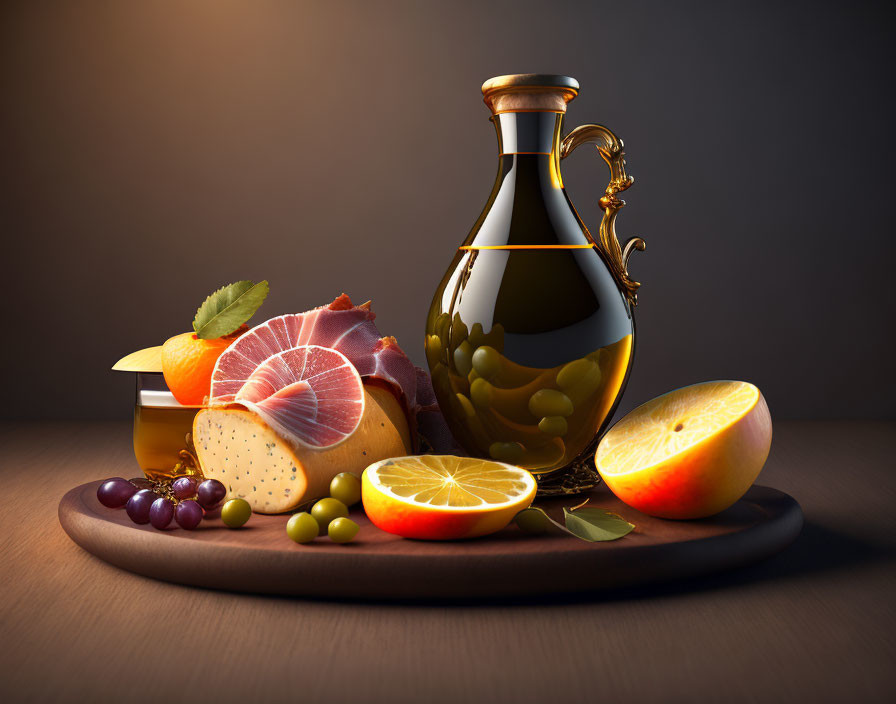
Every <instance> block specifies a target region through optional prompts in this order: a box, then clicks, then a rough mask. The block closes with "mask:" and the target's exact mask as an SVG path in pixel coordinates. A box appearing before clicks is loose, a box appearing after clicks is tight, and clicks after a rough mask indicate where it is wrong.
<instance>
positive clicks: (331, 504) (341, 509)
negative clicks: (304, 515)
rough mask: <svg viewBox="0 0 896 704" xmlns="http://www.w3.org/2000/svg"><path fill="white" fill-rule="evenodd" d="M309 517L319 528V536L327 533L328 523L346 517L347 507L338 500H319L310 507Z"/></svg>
mask: <svg viewBox="0 0 896 704" xmlns="http://www.w3.org/2000/svg"><path fill="white" fill-rule="evenodd" d="M311 515H312V516H314V519H315V520H316V521H317V523H318V525H319V526H320V534H321V535H323V534H324V533H326V532H327V526H328V525H330V521H333V520H335V519H337V518H341V517H345V516H348V507H347V506H346V505H345V504H344V503H342V502H341V501H340V500H339V499H333V498H329V499H321V500H320V501H318V502H317V503H316V504H314V506H312V507H311Z"/></svg>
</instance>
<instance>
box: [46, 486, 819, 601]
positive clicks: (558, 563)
mask: <svg viewBox="0 0 896 704" xmlns="http://www.w3.org/2000/svg"><path fill="white" fill-rule="evenodd" d="M100 483H101V482H92V483H90V484H82V485H81V486H79V487H77V488H75V489H72V490H71V491H69V492H68V493H67V494H66V495H65V496H64V497H63V499H62V501H61V503H60V504H59V522H60V523H61V524H62V527H63V529H64V530H65V532H66V533H68V535H69V536H70V537H71V539H72V540H74V541H75V542H76V543H77V544H78V545H80V546H81V547H82V548H84V549H85V550H87V551H88V552H90V553H92V554H94V555H96V556H97V557H99V558H100V559H102V560H105V561H106V562H109V563H111V564H113V565H116V566H118V567H121V568H124V569H126V570H130V571H131V572H136V573H137V574H141V575H145V576H147V577H154V578H156V579H161V580H165V581H169V582H177V583H180V584H189V585H194V586H199V587H212V588H216V589H227V590H232V591H243V592H258V593H264V594H284V595H296V596H312V597H342V598H345V597H348V598H361V599H414V598H420V599H427V598H466V597H495V596H521V595H536V594H557V593H563V592H583V591H591V590H599V589H606V588H618V587H623V586H630V585H637V584H644V583H648V582H655V581H661V580H669V579H676V578H682V577H693V576H697V575H702V574H707V573H710V572H715V571H718V570H724V569H728V568H732V567H737V566H741V565H745V564H749V563H752V562H755V561H757V560H760V559H762V558H765V557H768V556H770V555H772V554H774V553H776V552H778V551H780V550H782V549H783V548H785V547H786V546H787V545H789V544H790V543H791V542H792V541H793V540H794V539H795V538H796V536H797V535H798V534H799V532H800V529H801V527H802V523H803V515H802V511H801V510H800V507H799V504H798V503H797V502H796V501H795V500H794V499H793V498H792V497H790V496H788V495H787V494H784V493H783V492H780V491H777V490H775V489H770V488H768V487H763V486H754V487H753V488H752V489H750V491H749V492H747V494H746V496H744V498H743V499H741V500H740V501H738V502H737V503H736V504H735V505H734V506H732V507H731V508H730V509H728V510H727V511H724V512H723V513H720V514H718V515H717V516H714V517H712V518H708V519H703V520H699V521H667V520H662V519H658V518H651V517H649V516H645V515H644V514H641V513H639V512H637V511H635V510H634V509H632V508H629V507H628V506H626V505H625V504H623V503H622V502H620V501H619V500H618V499H617V498H616V497H615V496H613V495H612V494H611V493H610V492H609V491H608V490H607V489H606V488H603V487H601V488H599V489H597V490H596V491H594V492H592V493H591V494H590V495H589V496H590V498H591V503H590V504H589V505H591V506H598V507H602V508H606V509H609V510H611V511H615V512H616V513H618V514H620V515H621V516H623V517H625V518H626V519H627V520H628V521H630V522H631V523H634V524H635V525H636V526H637V527H636V529H635V531H634V532H632V533H630V534H629V535H627V536H625V537H624V538H621V539H620V540H616V541H612V542H605V543H588V542H585V541H582V540H578V539H577V538H574V537H572V536H565V535H557V536H554V535H550V536H530V535H527V534H525V533H523V532H522V531H520V530H519V529H517V528H516V527H515V526H513V525H511V526H508V527H507V528H505V529H504V530H503V531H501V532H499V533H495V534H493V535H490V536H486V537H484V538H478V539H474V540H468V541H455V542H425V541H416V540H405V539H402V538H398V537H396V536H393V535H390V534H388V533H384V532H382V531H380V530H379V529H377V528H376V527H375V526H373V525H371V523H370V522H369V521H368V520H367V518H366V516H365V515H364V513H363V511H362V510H360V508H355V509H354V510H353V511H352V516H351V517H352V519H353V520H355V521H356V522H357V523H359V524H360V526H361V530H360V532H359V533H358V536H357V538H356V539H355V541H354V542H352V543H349V544H347V545H337V544H335V543H332V542H331V541H330V540H329V539H327V538H326V537H322V538H318V539H317V540H315V541H314V542H312V543H310V544H307V545H297V544H295V543H293V542H292V541H291V540H289V538H288V537H287V536H286V521H287V518H288V516H263V515H258V514H256V515H254V516H252V518H251V519H250V521H249V522H248V523H247V524H246V526H244V527H243V528H241V529H238V530H231V529H228V528H227V527H225V526H224V524H223V523H222V522H221V520H220V519H207V520H205V521H203V522H202V524H201V525H200V527H199V528H198V529H197V530H195V531H192V532H191V531H186V530H182V529H180V528H174V529H170V530H164V531H159V530H155V529H154V528H152V527H150V526H138V525H135V524H134V523H132V522H131V521H130V519H129V518H128V517H127V514H126V513H125V512H124V510H114V509H108V508H106V507H104V506H103V505H102V504H100V503H99V501H98V500H97V498H96V490H97V487H98V486H99V485H100ZM582 498H583V497H567V498H566V499H554V500H553V501H551V502H544V503H542V502H539V505H543V506H545V507H546V508H548V511H549V513H551V514H552V515H554V514H555V511H558V512H562V509H561V507H562V506H563V505H566V506H571V505H574V504H577V503H580V502H581V500H582Z"/></svg>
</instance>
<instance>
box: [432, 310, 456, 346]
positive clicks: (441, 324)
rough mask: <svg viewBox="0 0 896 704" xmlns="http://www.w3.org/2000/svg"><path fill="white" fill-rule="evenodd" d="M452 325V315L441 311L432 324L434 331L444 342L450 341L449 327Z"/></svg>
mask: <svg viewBox="0 0 896 704" xmlns="http://www.w3.org/2000/svg"><path fill="white" fill-rule="evenodd" d="M449 327H451V316H450V315H448V313H439V314H438V315H437V316H436V319H435V322H434V323H433V325H432V329H433V332H435V334H436V335H438V337H439V339H441V341H442V344H443V345H445V344H447V343H448V328H449Z"/></svg>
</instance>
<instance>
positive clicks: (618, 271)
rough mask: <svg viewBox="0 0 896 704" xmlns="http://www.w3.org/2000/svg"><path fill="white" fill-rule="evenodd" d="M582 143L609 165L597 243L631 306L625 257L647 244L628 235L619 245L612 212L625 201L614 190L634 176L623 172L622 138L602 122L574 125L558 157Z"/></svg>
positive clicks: (633, 287)
mask: <svg viewBox="0 0 896 704" xmlns="http://www.w3.org/2000/svg"><path fill="white" fill-rule="evenodd" d="M582 144H593V145H594V146H595V147H596V148H597V151H598V152H599V153H600V155H601V157H603V160H604V161H605V162H607V166H609V167H610V184H609V185H608V186H607V190H606V192H605V193H604V196H603V197H602V198H601V199H600V208H601V210H603V211H604V215H603V218H602V219H601V221H600V237H599V243H600V247H601V249H603V251H604V253H605V254H606V255H607V261H608V263H609V265H610V269H611V271H612V272H613V275H614V276H615V277H616V280H617V281H618V282H619V283H620V285H621V286H622V292H623V293H624V294H625V297H626V298H628V300H629V302H630V303H631V304H632V305H633V306H634V305H637V304H638V287H639V286H640V285H641V284H639V283H638V282H637V281H633V280H632V278H631V277H630V276H629V275H628V259H629V257H630V256H631V255H632V252H633V251H635V250H636V249H637V250H638V251H639V252H643V251H644V250H645V249H646V247H647V243H646V242H644V240H642V239H641V238H640V237H632V238H631V239H629V240H628V241H627V242H626V243H625V245H624V246H623V247H620V246H619V239H618V238H617V236H616V215H617V213H618V212H619V210H620V208H622V207H623V206H624V205H625V201H624V200H622V199H621V198H618V197H617V195H616V194H617V193H620V192H622V191H624V190H625V189H626V188H628V187H629V186H631V185H632V184H633V183H634V182H635V179H634V178H633V177H632V176H629V175H628V174H626V173H625V158H624V157H625V151H624V150H623V144H622V140H621V139H619V137H617V136H616V135H615V134H613V133H612V132H611V131H610V130H609V129H607V128H606V127H604V126H603V125H582V126H581V127H576V128H575V129H574V130H573V131H572V132H570V133H569V134H568V135H566V137H564V138H563V141H562V142H561V143H560V158H561V159H565V158H566V157H568V156H569V155H570V154H572V152H573V151H574V150H575V148H576V147H579V146H581V145H582Z"/></svg>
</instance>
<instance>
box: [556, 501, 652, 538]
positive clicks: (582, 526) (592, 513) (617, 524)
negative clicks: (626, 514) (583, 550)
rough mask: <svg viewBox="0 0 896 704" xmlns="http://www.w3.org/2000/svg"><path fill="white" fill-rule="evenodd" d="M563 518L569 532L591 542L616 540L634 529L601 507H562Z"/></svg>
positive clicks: (622, 519)
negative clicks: (573, 508) (572, 508)
mask: <svg viewBox="0 0 896 704" xmlns="http://www.w3.org/2000/svg"><path fill="white" fill-rule="evenodd" d="M563 518H564V519H565V521H566V527H567V528H568V529H569V532H570V533H572V534H573V535H575V536H576V537H578V538H581V539H582V540H587V541H589V542H592V543H596V542H599V541H602V540H618V539H619V538H621V537H622V536H624V535H628V534H629V533H631V532H632V531H633V530H634V529H635V526H634V525H633V524H631V523H629V522H628V521H626V520H625V519H624V518H622V517H621V516H617V515H616V514H615V513H611V512H610V511H605V510H603V509H602V508H579V509H576V510H574V511H570V510H569V509H566V508H564V509H563Z"/></svg>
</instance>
